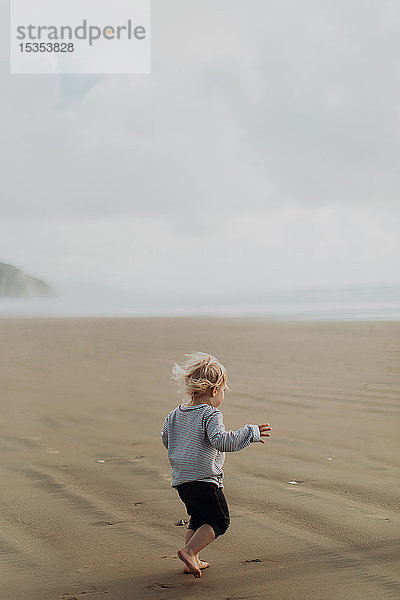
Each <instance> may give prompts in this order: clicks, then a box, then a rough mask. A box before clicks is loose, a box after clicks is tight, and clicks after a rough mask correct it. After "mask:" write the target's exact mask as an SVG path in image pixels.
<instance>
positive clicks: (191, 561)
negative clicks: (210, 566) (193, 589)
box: [178, 548, 201, 579]
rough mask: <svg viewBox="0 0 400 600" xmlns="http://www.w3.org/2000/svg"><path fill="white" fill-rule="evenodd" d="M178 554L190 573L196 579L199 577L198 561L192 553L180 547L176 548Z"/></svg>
mask: <svg viewBox="0 0 400 600" xmlns="http://www.w3.org/2000/svg"><path fill="white" fill-rule="evenodd" d="M178 556H179V558H180V559H181V560H182V561H183V562H184V563H185V565H186V566H187V567H188V568H189V572H190V573H192V574H193V575H194V576H195V577H196V578H197V579H198V578H199V577H201V571H200V569H199V565H198V562H197V560H196V557H195V556H194V555H193V554H188V553H187V552H185V550H184V549H183V548H181V549H180V550H178Z"/></svg>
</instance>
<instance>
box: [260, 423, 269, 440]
mask: <svg viewBox="0 0 400 600" xmlns="http://www.w3.org/2000/svg"><path fill="white" fill-rule="evenodd" d="M258 429H259V430H260V442H261V443H262V444H265V441H264V440H262V439H261V437H271V434H270V433H267V431H271V427H270V426H269V423H263V424H262V425H258Z"/></svg>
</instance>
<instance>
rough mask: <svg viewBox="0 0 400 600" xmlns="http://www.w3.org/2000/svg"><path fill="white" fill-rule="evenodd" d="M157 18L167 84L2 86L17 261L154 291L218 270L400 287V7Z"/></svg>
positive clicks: (0, 184) (159, 77) (7, 211)
mask: <svg viewBox="0 0 400 600" xmlns="http://www.w3.org/2000/svg"><path fill="white" fill-rule="evenodd" d="M2 6H3V8H4V3H3V4H2ZM152 7H153V9H152V12H153V15H152V20H153V32H152V36H153V52H152V54H153V72H152V74H151V75H137V76H103V77H96V76H93V77H89V76H88V77H86V76H72V75H69V76H59V77H58V76H16V75H9V74H8V73H7V72H6V71H7V69H5V68H4V67H3V68H2V72H1V80H2V89H3V90H4V93H3V95H2V97H1V99H0V106H1V112H0V119H1V126H2V129H3V131H4V134H5V135H4V137H3V143H2V144H1V146H0V147H1V150H0V160H1V163H2V166H3V171H4V176H3V177H2V179H1V181H0V197H1V204H0V218H1V225H0V227H1V230H0V232H1V242H0V251H1V255H2V257H3V258H4V259H5V260H9V261H11V262H12V261H13V260H15V261H17V262H19V263H20V264H21V266H24V267H29V268H30V269H31V270H33V271H34V272H37V271H40V274H41V275H42V276H45V275H46V273H48V277H50V279H56V280H61V279H63V278H64V279H65V280H70V279H72V278H74V277H75V278H78V279H79V278H81V279H85V278H90V277H92V278H93V279H95V280H96V281H99V282H101V281H103V282H108V281H110V282H112V283H113V285H115V286H124V285H127V286H130V285H139V286H142V287H148V288H149V289H150V288H151V289H153V288H154V289H156V286H161V287H163V286H164V288H168V287H169V286H172V285H173V286H175V287H176V289H178V288H179V286H181V285H183V284H182V283H181V281H182V280H181V276H182V273H184V274H185V281H186V284H185V285H186V286H187V287H189V286H194V287H196V286H197V285H198V279H197V278H196V276H195V275H193V274H192V271H191V270H192V269H193V265H196V267H197V265H199V264H201V263H202V261H203V260H205V261H206V265H207V268H208V267H209V268H210V270H209V271H207V274H208V275H207V277H208V278H209V281H210V282H211V283H212V285H214V286H221V289H222V288H224V286H228V287H229V286H230V287H231V289H234V288H235V286H236V287H238V286H240V285H243V286H245V287H246V288H249V289H250V288H251V286H253V287H257V286H258V287H260V286H261V287H262V286H264V285H265V286H268V285H270V284H271V283H273V284H274V285H284V284H285V283H287V282H293V283H296V284H299V283H300V282H301V281H305V280H307V281H309V282H310V283H311V282H312V281H315V282H320V281H321V280H326V281H331V282H335V281H342V282H346V281H352V280H353V279H354V280H357V281H360V282H361V281H367V280H371V281H372V280H374V281H378V280H382V281H383V280H395V279H396V280H398V276H397V275H395V272H396V267H395V264H394V262H395V257H396V256H398V251H399V247H398V243H397V241H396V240H395V239H394V236H393V223H398V219H399V205H398V195H399V171H398V165H397V156H398V134H397V131H398V103H399V86H400V84H399V80H398V77H397V71H398V67H397V56H398V54H399V35H398V28H399V23H400V21H399V14H400V9H399V6H398V4H397V3H394V2H391V1H382V2H381V3H379V4H377V3H376V2H372V1H369V0H364V1H363V2H362V3H361V2H360V1H358V0H357V1H356V0H349V1H348V2H346V3H345V2H339V3H338V2H334V1H333V0H330V1H329V2H324V3H321V2H319V1H317V0H304V2H302V3H299V2H298V1H297V0H285V1H284V2H281V3H277V2H261V1H260V0H252V2H250V3H248V4H246V5H244V4H243V2H242V1H238V0H230V1H229V2H228V1H227V0H220V1H219V2H218V3H215V2H211V1H210V0H195V1H193V2H190V3H188V2H186V1H185V2H183V1H182V0H179V1H177V0H175V1H174V0H173V1H172V2H169V3H168V5H167V4H166V3H165V2H161V1H158V2H157V1H155V2H153V4H152ZM386 231H388V232H391V233H389V234H386V233H385V232H386ZM35 240H36V241H35ZM385 248H386V249H387V250H384V249H385ZM351 265H353V266H354V268H353V267H352V266H351ZM260 273H261V274H262V276H260ZM157 289H158V288H157Z"/></svg>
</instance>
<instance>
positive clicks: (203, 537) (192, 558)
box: [178, 525, 215, 577]
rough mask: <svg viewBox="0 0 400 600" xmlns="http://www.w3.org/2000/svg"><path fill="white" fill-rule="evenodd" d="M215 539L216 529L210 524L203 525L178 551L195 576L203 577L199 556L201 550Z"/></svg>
mask: <svg viewBox="0 0 400 600" xmlns="http://www.w3.org/2000/svg"><path fill="white" fill-rule="evenodd" d="M190 531H193V530H190ZM187 535H188V534H187ZM214 540H215V532H214V529H213V528H212V527H211V526H210V525H202V526H201V527H199V528H198V529H197V531H195V532H194V533H193V535H191V536H190V538H189V541H188V542H186V544H185V546H184V548H181V549H180V550H179V551H178V556H179V558H180V559H181V560H182V561H183V562H184V563H185V564H186V565H187V566H188V568H189V570H190V572H191V573H193V575H194V576H195V577H201V571H200V567H199V562H198V558H197V556H198V554H199V552H200V550H202V549H203V548H205V547H206V546H208V544H211V542H213V541H214Z"/></svg>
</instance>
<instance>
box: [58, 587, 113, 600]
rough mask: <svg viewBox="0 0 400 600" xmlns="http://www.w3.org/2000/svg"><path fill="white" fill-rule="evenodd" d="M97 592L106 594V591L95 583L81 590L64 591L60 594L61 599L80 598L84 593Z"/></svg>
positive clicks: (77, 599)
mask: <svg viewBox="0 0 400 600" xmlns="http://www.w3.org/2000/svg"><path fill="white" fill-rule="evenodd" d="M97 593H101V594H108V591H107V590H106V589H105V588H101V587H98V586H97V585H91V586H90V588H88V589H87V590H83V591H82V592H65V594H63V595H62V596H61V600H82V598H83V597H85V596H86V595H89V594H97Z"/></svg>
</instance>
